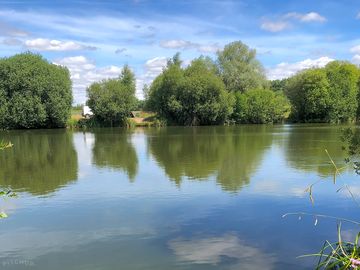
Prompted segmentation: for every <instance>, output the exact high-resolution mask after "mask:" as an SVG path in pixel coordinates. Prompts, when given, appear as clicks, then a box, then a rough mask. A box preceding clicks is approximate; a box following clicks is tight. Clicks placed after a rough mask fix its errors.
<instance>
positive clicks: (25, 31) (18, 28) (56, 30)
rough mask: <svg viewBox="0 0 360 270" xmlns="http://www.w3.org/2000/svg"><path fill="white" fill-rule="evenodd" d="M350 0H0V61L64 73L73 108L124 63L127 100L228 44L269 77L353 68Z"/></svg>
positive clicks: (358, 41)
mask: <svg viewBox="0 0 360 270" xmlns="http://www.w3.org/2000/svg"><path fill="white" fill-rule="evenodd" d="M359 33H360V1H359V0H341V1H339V0H311V1H310V0H301V1H299V0H289V1H287V0H239V1H236V0H222V1H220V0H218V1H215V0H177V1H170V0H122V1H115V0H113V1H111V0H103V1H85V0H73V1H66V0H62V1H57V0H53V1H41V0H38V1H37V0H33V1H17V0H13V1H6V0H0V57H8V56H12V55H14V54H17V53H21V52H25V51H31V52H35V53H40V54H41V55H43V56H44V57H45V58H46V59H47V60H48V61H49V62H52V63H54V64H58V65H64V66H67V67H68V68H69V70H70V73H71V79H72V81H73V95H74V104H81V103H84V102H85V101H86V87H88V86H89V85H90V84H91V83H92V82H95V81H99V80H101V79H105V78H112V77H117V76H118V75H119V74H120V72H121V68H122V67H123V66H124V65H125V64H128V65H129V66H130V68H131V69H132V70H133V71H134V73H135V74H136V77H137V92H136V95H137V96H138V97H139V98H142V88H143V85H144V84H150V83H151V81H152V80H153V79H154V78H155V77H156V76H157V75H158V74H159V73H160V72H161V71H162V69H163V67H164V65H165V64H166V59H168V58H170V57H172V56H173V55H174V54H175V53H176V52H180V53H181V58H182V60H183V61H184V64H185V65H186V64H188V63H190V62H191V60H192V59H194V58H196V57H199V56H200V55H205V56H210V57H212V58H214V59H215V58H216V52H217V51H218V50H221V49H222V48H223V47H224V46H225V45H226V44H228V43H230V42H233V41H238V40H240V41H242V42H244V43H245V44H247V45H248V46H249V47H251V48H255V49H256V50H257V57H258V59H259V60H260V61H261V63H262V64H263V66H264V68H265V70H266V75H267V77H268V78H269V79H272V80H273V79H282V78H286V77H289V76H291V75H293V74H295V73H296V72H298V71H299V70H301V69H304V68H309V67H313V66H320V67H321V66H324V65H326V64H327V63H328V62H330V61H332V60H335V59H338V60H348V61H351V62H353V63H355V64H360V35H359Z"/></svg>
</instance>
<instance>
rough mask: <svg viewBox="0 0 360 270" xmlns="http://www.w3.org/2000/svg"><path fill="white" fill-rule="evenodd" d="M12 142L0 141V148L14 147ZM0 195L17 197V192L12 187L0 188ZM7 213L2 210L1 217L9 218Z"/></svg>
mask: <svg viewBox="0 0 360 270" xmlns="http://www.w3.org/2000/svg"><path fill="white" fill-rule="evenodd" d="M12 146H13V145H12V143H11V142H4V141H0V150H4V149H6V148H10V147H12ZM0 197H5V198H6V197H8V198H11V197H16V193H14V192H12V191H11V190H10V189H8V190H0ZM7 217H8V216H7V214H6V213H5V212H3V211H0V219H1V218H7Z"/></svg>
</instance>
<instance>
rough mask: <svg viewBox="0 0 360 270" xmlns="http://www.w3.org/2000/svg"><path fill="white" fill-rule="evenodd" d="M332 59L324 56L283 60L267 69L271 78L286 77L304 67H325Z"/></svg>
mask: <svg viewBox="0 0 360 270" xmlns="http://www.w3.org/2000/svg"><path fill="white" fill-rule="evenodd" d="M331 61H334V59H332V58H329V57H327V56H324V57H320V58H318V59H305V60H303V61H300V62H295V63H286V62H283V63H280V64H278V65H276V66H275V67H274V68H270V69H267V72H266V73H267V77H268V78H269V79H270V80H277V79H284V78H288V77H290V76H292V75H294V74H296V73H297V72H299V71H300V70H303V69H308V68H312V67H324V66H325V65H326V64H328V63H329V62H331Z"/></svg>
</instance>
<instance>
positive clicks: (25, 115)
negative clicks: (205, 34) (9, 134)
mask: <svg viewBox="0 0 360 270" xmlns="http://www.w3.org/2000/svg"><path fill="white" fill-rule="evenodd" d="M86 91H87V96H88V101H87V104H88V106H89V107H90V108H91V109H92V111H93V113H94V118H93V119H91V121H93V122H97V123H100V124H101V125H103V126H121V125H124V124H126V121H127V118H128V117H129V115H130V111H131V110H148V111H154V112H156V113H157V117H158V119H159V120H161V121H162V122H165V123H167V124H169V125H219V124H224V123H227V124H246V123H250V124H266V123H279V122H284V121H291V122H324V123H343V122H353V121H355V120H356V119H357V118H359V116H360V106H359V100H360V69H359V67H358V66H356V65H354V64H351V63H350V62H347V61H333V62H330V63H329V64H327V65H326V66H325V67H323V68H311V69H307V70H303V71H300V72H299V73H297V74H295V75H294V76H292V77H290V78H287V79H283V80H275V81H269V80H267V79H266V76H265V71H264V68H263V66H262V64H261V63H260V62H259V61H258V60H257V58H256V51H255V50H254V49H251V48H249V47H248V46H247V45H246V44H244V43H242V42H240V41H236V42H232V43H230V44H228V45H226V46H225V47H224V48H223V49H222V50H220V51H218V52H217V55H216V58H215V59H212V58H210V57H206V56H200V57H199V58H196V59H194V60H193V61H192V62H191V63H190V64H189V65H187V66H185V65H184V64H183V62H182V61H181V58H180V54H179V53H177V54H175V55H174V56H173V57H172V58H171V59H169V60H168V62H167V65H166V66H165V67H164V68H163V71H162V72H161V74H159V75H158V76H157V77H156V78H155V79H154V80H153V82H152V83H151V85H149V86H145V87H144V97H145V100H138V99H137V98H136V96H135V92H136V78H135V75H134V73H133V72H132V71H131V69H130V68H129V66H127V65H125V66H124V67H123V69H122V72H121V74H119V76H118V77H117V78H112V79H106V80H102V81H99V82H95V83H93V84H91V85H90V86H89V87H88V88H87V90H86ZM71 103H72V93H71V80H70V73H69V71H68V69H67V68H66V67H61V66H58V65H54V64H51V63H49V62H48V61H47V60H46V59H44V58H43V57H41V56H40V55H38V54H33V53H30V52H27V53H22V54H18V55H15V56H13V57H9V58H2V59H0V104H1V106H0V128H54V127H65V126H66V123H67V120H68V119H69V117H70V114H71Z"/></svg>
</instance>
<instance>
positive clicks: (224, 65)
mask: <svg viewBox="0 0 360 270" xmlns="http://www.w3.org/2000/svg"><path fill="white" fill-rule="evenodd" d="M217 56H218V60H217V63H218V67H219V72H220V75H221V77H222V79H223V81H224V83H225V85H226V89H227V90H229V91H234V92H236V91H240V92H245V91H248V90H250V89H258V88H264V87H266V86H267V80H266V77H265V73H264V68H263V66H262V65H261V63H260V62H259V61H258V60H257V59H256V50H255V49H250V48H249V47H248V46H247V45H245V44H244V43H242V42H241V41H235V42H232V43H230V44H228V45H226V46H225V47H224V49H223V50H222V51H219V52H218V53H217Z"/></svg>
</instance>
